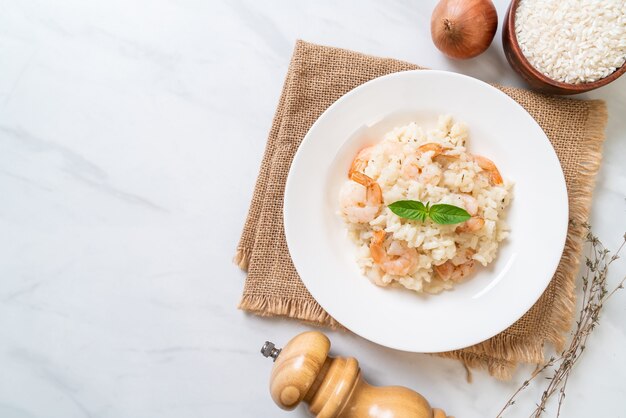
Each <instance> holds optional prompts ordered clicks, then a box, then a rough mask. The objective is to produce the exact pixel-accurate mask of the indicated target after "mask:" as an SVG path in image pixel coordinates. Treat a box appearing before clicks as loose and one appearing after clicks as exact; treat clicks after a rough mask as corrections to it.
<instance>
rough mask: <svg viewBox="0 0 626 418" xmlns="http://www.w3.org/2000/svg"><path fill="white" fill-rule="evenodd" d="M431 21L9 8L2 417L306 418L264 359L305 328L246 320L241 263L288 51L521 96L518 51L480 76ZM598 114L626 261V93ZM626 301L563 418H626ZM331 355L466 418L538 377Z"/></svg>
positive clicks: (597, 211) (608, 319)
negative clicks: (358, 59)
mask: <svg viewBox="0 0 626 418" xmlns="http://www.w3.org/2000/svg"><path fill="white" fill-rule="evenodd" d="M496 3H497V7H498V12H499V15H500V17H501V18H502V16H503V15H504V11H505V8H506V2H505V1H497V2H496ZM433 6H434V1H432V0H431V1H420V0H414V1H389V2H375V1H356V0H352V1H345V2H341V3H339V2H335V1H331V0H324V1H312V0H311V1H292V2H287V1H278V0H275V1H270V0H265V1H230V2H227V1H202V0H179V1H174V0H150V1H149V0H133V1H127V0H107V1H85V0H59V1H54V2H52V1H42V0H3V1H0V417H2V418H30V417H63V418H73V417H102V418H108V417H111V418H113V417H115V418H120V417H129V418H130V417H132V418H141V417H146V418H147V417H150V418H158V417H178V418H187V417H268V416H274V417H278V416H281V417H282V416H285V417H287V416H293V417H304V416H307V415H306V412H305V410H304V409H302V408H300V409H298V410H297V411H295V412H291V413H287V412H281V411H280V410H278V409H277V408H276V406H275V405H274V404H273V403H272V401H271V399H270V397H269V394H268V387H267V386H268V377H269V371H270V368H271V362H269V361H268V360H266V359H264V358H262V357H261V355H260V354H259V352H258V350H259V347H260V345H261V344H262V343H263V341H265V340H266V339H271V340H273V341H275V342H276V343H279V344H282V343H284V342H286V341H287V340H288V339H289V338H290V337H291V336H293V335H294V334H296V333H298V332H300V331H302V330H305V329H307V327H306V326H303V325H301V324H298V323H296V322H292V321H287V320H279V319H274V320H271V319H260V318H256V317H253V316H250V315H246V314H244V313H243V312H241V311H239V310H237V309H236V305H237V302H238V300H239V296H240V292H241V290H242V285H243V280H244V275H243V273H242V272H240V271H239V270H238V269H237V268H236V267H235V266H234V265H233V264H232V263H231V258H232V255H233V253H234V250H235V246H236V243H237V239H238V236H239V233H240V230H241V227H242V225H243V221H244V218H245V214H246V209H247V205H248V202H249V199H250V197H251V194H252V189H253V185H254V180H255V176H256V173H257V170H258V167H259V163H260V161H261V156H262V152H263V149H264V145H265V138H266V134H267V132H268V130H269V127H270V123H271V120H272V115H273V112H274V109H275V106H276V103H277V100H278V95H279V93H280V89H281V85H282V82H283V77H284V75H285V72H286V69H287V64H288V62H289V57H290V54H291V50H292V47H293V44H294V41H295V40H296V39H297V38H302V39H305V40H308V41H312V42H318V43H322V44H328V45H334V46H340V47H345V48H351V49H355V50H359V51H363V52H366V53H371V54H376V55H384V56H392V57H396V58H400V59H405V60H408V61H412V62H415V63H419V64H421V65H424V66H428V67H432V68H437V69H447V70H453V71H458V72H462V73H465V74H469V75H472V76H475V77H478V78H480V79H482V80H485V81H489V82H498V83H503V84H514V85H519V80H518V79H517V78H516V76H515V75H514V74H513V73H512V71H511V70H510V68H509V67H508V65H507V63H506V62H505V59H504V56H503V54H502V49H501V42H500V33H498V35H497V38H496V41H495V42H494V44H493V45H492V47H491V48H490V49H489V50H488V51H487V52H486V53H485V54H484V55H482V56H480V57H479V58H477V59H474V60H472V61H469V62H452V61H449V60H447V59H445V58H444V57H443V56H442V55H441V54H440V53H439V52H438V51H437V50H436V49H435V48H434V47H433V45H432V43H431V41H430V35H429V29H428V22H429V19H430V12H431V10H432V8H433ZM589 97H595V98H602V99H605V100H606V101H607V103H608V106H609V111H610V121H609V126H608V130H607V134H608V139H607V142H606V146H605V155H606V158H605V160H604V163H603V166H602V170H601V172H600V175H599V177H598V187H597V190H596V193H595V200H594V204H593V217H592V222H593V225H594V227H595V231H596V232H597V234H599V235H600V237H601V238H602V239H603V240H604V241H605V243H607V244H608V245H609V246H610V247H615V245H616V244H617V243H618V242H619V240H620V237H621V235H622V233H623V232H624V231H625V230H626V221H625V219H626V217H625V215H626V201H625V199H624V195H625V194H626V166H625V165H624V163H623V161H624V157H625V156H626V118H625V117H624V116H625V115H626V77H623V78H622V79H621V80H619V81H618V82H616V83H614V84H613V85H611V86H608V87H606V88H603V89H600V90H598V91H596V92H594V93H592V94H590V95H589ZM529 170H532V161H529ZM625 272H626V267H625V263H623V262H622V263H621V264H618V265H616V266H615V269H614V271H613V275H612V280H613V281H615V280H616V279H617V278H618V277H619V276H623V275H624V273H625ZM625 301H626V294H620V295H618V296H617V297H616V298H615V300H612V301H611V303H610V304H609V305H608V306H607V308H606V311H605V313H604V316H603V318H602V324H601V326H600V327H599V328H598V330H597V332H596V333H595V334H594V335H593V338H592V339H591V341H590V343H589V345H588V351H587V352H586V353H585V355H584V359H583V361H582V363H581V364H580V367H578V369H577V370H576V373H575V375H574V376H573V377H572V379H571V380H570V381H569V389H568V399H567V402H566V404H565V408H564V412H563V414H562V416H565V417H591V416H603V417H625V416H626V413H625V412H624V410H625V408H624V403H623V399H624V397H625V396H626V387H625V386H624V383H623V382H624V380H625V378H626V362H624V359H623V353H624V350H625V348H626V320H625V319H624V317H625V315H624V314H626V308H625V306H626V303H625ZM330 337H331V339H332V341H333V347H334V352H335V353H342V354H351V355H355V356H356V357H357V358H359V359H360V360H361V363H362V366H363V370H364V374H365V376H366V377H367V378H368V379H369V380H371V381H372V382H374V383H376V384H402V385H406V386H409V387H412V388H415V389H417V390H419V391H421V392H422V393H423V394H424V395H425V396H426V397H427V398H428V399H429V400H431V401H432V403H433V404H435V405H441V406H443V407H445V408H446V409H447V411H448V412H449V413H450V414H454V415H456V416H457V417H463V418H467V417H488V416H495V413H496V412H497V411H498V410H499V408H500V407H501V406H502V404H503V403H504V402H505V400H506V398H507V397H508V395H509V394H510V393H511V391H512V390H513V389H514V388H515V387H516V386H517V385H518V384H519V383H520V381H522V380H523V379H524V377H525V376H526V375H527V374H528V373H529V371H530V368H528V367H525V368H521V369H520V370H519V371H518V372H517V373H516V374H515V376H514V379H513V381H512V382H510V383H502V382H498V381H495V380H493V379H492V378H490V377H489V376H487V375H486V374H485V373H481V372H479V373H476V374H475V376H474V377H475V380H474V383H473V384H467V383H466V381H465V372H464V370H463V367H462V366H461V365H460V364H459V363H456V362H453V361H447V360H442V359H438V358H434V357H431V356H427V355H420V354H407V353H401V352H396V351H392V350H389V349H385V348H382V347H379V346H376V345H374V344H372V343H369V342H367V341H364V340H363V339H361V338H359V337H356V336H354V335H350V334H342V333H330ZM539 393H540V392H539V389H538V388H536V387H534V388H531V389H529V390H528V392H527V394H526V395H525V396H524V397H523V398H522V399H521V400H520V402H522V403H524V402H525V405H524V406H523V407H520V408H517V409H515V410H513V412H512V413H511V414H510V415H508V416H511V417H518V416H519V417H523V416H527V415H528V412H529V408H530V407H531V406H532V402H533V401H534V400H537V399H538V398H539Z"/></svg>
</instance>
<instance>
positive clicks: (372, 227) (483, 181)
mask: <svg viewBox="0 0 626 418" xmlns="http://www.w3.org/2000/svg"><path fill="white" fill-rule="evenodd" d="M467 140H468V131H467V128H466V127H465V125H464V124H462V123H454V122H453V120H452V118H451V117H450V116H440V117H439V120H438V123H437V127H436V128H435V129H433V130H431V131H428V132H424V131H423V129H422V128H421V127H420V126H418V125H417V124H415V123H411V124H409V125H407V126H402V127H398V128H395V129H393V130H392V131H390V132H388V133H387V134H386V135H385V136H384V139H383V140H382V141H381V142H380V143H378V144H376V145H375V146H373V147H372V152H371V154H370V155H369V159H368V162H367V166H366V168H365V169H364V171H363V172H364V174H366V175H367V176H369V177H370V178H371V179H374V180H375V181H376V182H377V183H378V184H379V186H380V188H381V190H382V194H383V205H382V210H381V211H380V212H379V213H378V215H377V216H376V217H375V218H374V219H373V220H371V221H369V222H360V221H357V220H355V219H354V217H351V215H350V212H349V211H347V210H346V209H345V205H344V203H345V201H346V200H348V201H349V199H346V198H345V197H346V196H353V195H352V193H354V192H357V194H358V192H359V190H358V188H361V189H362V190H361V191H362V195H361V196H364V195H365V192H364V191H365V188H364V187H363V186H361V185H360V184H356V183H355V182H353V181H351V180H348V181H346V183H344V185H343V187H342V190H341V192H340V206H341V212H340V213H341V215H342V216H343V218H344V221H345V223H346V225H347V228H348V233H349V236H350V238H351V239H352V241H353V242H354V243H355V244H356V245H357V248H358V249H357V263H358V265H359V266H360V267H361V269H362V270H363V272H364V273H365V274H366V276H367V277H368V278H369V279H370V280H372V281H373V282H374V283H376V284H378V285H381V286H387V285H389V284H400V285H402V286H404V287H406V288H408V289H411V290H415V291H417V292H427V293H439V292H441V291H442V290H445V289H450V288H452V287H453V286H454V284H455V283H454V281H453V280H445V281H444V280H440V278H439V277H438V275H437V274H436V273H435V271H434V267H435V266H438V265H441V264H443V263H445V262H447V261H448V260H450V261H452V262H453V263H455V264H456V262H455V260H457V259H458V257H459V256H460V255H461V254H466V253H467V251H468V250H469V251H471V252H472V254H473V255H472V259H473V260H474V261H475V262H476V263H480V264H482V265H483V266H486V265H487V264H489V263H491V262H492V261H493V260H494V259H495V257H496V255H497V250H498V245H499V243H500V241H502V240H503V239H505V238H506V237H507V236H508V234H509V232H508V226H507V224H506V223H505V221H504V220H503V217H504V214H505V213H504V212H505V209H506V207H507V206H508V205H509V202H510V200H511V198H512V190H511V188H512V184H511V183H510V182H509V181H507V180H506V179H505V180H504V182H503V183H502V184H499V185H493V184H491V182H490V181H489V179H488V176H486V175H485V174H486V172H485V171H484V170H483V169H481V168H480V167H479V166H478V165H477V163H476V162H475V161H474V160H473V156H472V155H471V154H469V153H468V152H467V150H466V148H465V147H466V141H467ZM430 143H436V144H441V145H443V146H444V147H445V148H446V149H447V151H446V155H449V156H450V157H449V159H448V160H446V158H444V160H445V161H441V157H437V158H435V157H434V156H433V154H434V153H433V152H425V153H424V152H422V153H420V152H419V151H418V148H419V147H420V146H422V145H424V144H430ZM416 155H417V156H418V160H417V165H419V173H420V174H419V175H417V176H415V175H414V174H407V171H406V167H407V165H406V164H407V161H409V158H410V157H411V156H416ZM411 161H412V163H414V161H415V160H411ZM464 197H465V198H467V197H471V198H472V199H474V200H473V202H474V204H475V206H476V204H477V208H478V209H477V210H476V209H474V210H475V211H476V215H479V216H480V217H482V218H483V219H484V221H485V223H484V226H483V227H482V228H481V229H480V230H479V231H477V232H472V233H467V232H466V233H459V232H456V231H455V229H456V227H457V226H458V225H439V224H436V223H434V222H432V221H431V220H427V221H425V222H420V221H413V220H408V219H404V218H400V217H398V216H397V215H395V214H394V213H393V212H392V211H391V210H390V209H389V208H388V207H387V205H389V204H391V203H393V202H396V201H399V200H417V201H420V202H424V203H425V202H430V203H431V205H432V204H438V203H445V204H451V205H455V206H460V207H463V206H465V208H466V209H468V211H470V209H469V207H468V206H467V203H466V202H467V200H465V201H464V200H463V198H464ZM372 216H374V214H373V215H372ZM381 230H384V231H385V232H386V233H387V235H388V237H389V238H388V244H389V241H391V245H390V246H389V248H391V247H392V246H393V244H394V243H401V245H403V246H406V247H408V248H411V249H412V248H415V249H416V250H417V254H418V261H417V265H416V267H415V270H414V271H412V272H411V273H410V274H407V275H405V276H399V275H392V274H387V273H386V272H385V271H384V270H383V269H381V268H380V267H379V266H378V265H377V264H376V263H375V262H374V260H373V258H372V255H371V253H370V247H369V246H370V243H371V241H372V237H373V234H374V231H381ZM389 251H391V250H389Z"/></svg>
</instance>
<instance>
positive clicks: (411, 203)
mask: <svg viewBox="0 0 626 418" xmlns="http://www.w3.org/2000/svg"><path fill="white" fill-rule="evenodd" d="M388 207H389V209H390V210H391V211H392V212H393V213H395V214H396V215H398V216H399V217H401V218H406V219H412V220H414V221H422V222H424V221H425V220H426V217H427V216H428V209H427V208H426V206H424V204H423V203H422V202H418V201H417V200H398V201H397V202H393V203H392V204H391V205H389V206H388Z"/></svg>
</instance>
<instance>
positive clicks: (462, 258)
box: [433, 249, 475, 282]
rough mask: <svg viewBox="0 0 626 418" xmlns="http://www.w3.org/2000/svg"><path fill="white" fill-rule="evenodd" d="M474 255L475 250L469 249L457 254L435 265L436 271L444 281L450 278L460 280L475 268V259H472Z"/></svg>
mask: <svg viewBox="0 0 626 418" xmlns="http://www.w3.org/2000/svg"><path fill="white" fill-rule="evenodd" d="M473 255H474V251H473V250H470V249H467V250H465V252H464V253H461V254H457V255H456V256H455V257H454V258H452V259H451V260H448V261H446V262H445V263H443V264H441V265H439V266H434V267H433V268H434V270H435V273H437V275H438V276H439V278H440V279H441V280H443V281H444V282H445V281H448V280H452V281H454V282H460V281H461V280H463V279H464V278H465V277H467V276H468V275H469V274H470V273H471V272H472V270H473V269H474V264H475V261H474V260H473V259H472V256H473Z"/></svg>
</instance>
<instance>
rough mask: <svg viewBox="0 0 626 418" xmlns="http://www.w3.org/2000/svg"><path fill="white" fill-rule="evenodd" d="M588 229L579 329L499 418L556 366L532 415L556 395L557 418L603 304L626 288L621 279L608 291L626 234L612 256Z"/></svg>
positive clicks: (500, 413)
mask: <svg viewBox="0 0 626 418" xmlns="http://www.w3.org/2000/svg"><path fill="white" fill-rule="evenodd" d="M585 227H586V228H587V237H586V241H587V243H589V244H590V253H591V254H590V255H589V256H587V257H586V260H585V266H586V267H585V272H584V274H583V276H582V282H583V288H582V291H583V297H582V307H581V309H580V312H579V314H578V319H577V321H576V328H575V329H574V331H573V332H572V338H571V340H570V344H569V346H568V347H567V348H565V349H564V350H563V351H562V352H561V353H560V355H558V356H557V357H552V358H550V360H548V362H546V363H545V364H544V365H543V366H541V367H538V368H537V370H535V371H534V372H533V373H532V374H531V375H530V377H529V378H528V380H526V381H524V383H522V385H521V386H520V387H519V388H518V389H517V390H516V391H515V392H514V393H513V395H512V396H511V397H510V398H509V400H508V401H507V402H506V404H505V405H504V407H503V408H502V409H501V410H500V412H499V413H498V415H497V416H496V418H501V417H502V416H503V414H504V412H505V411H506V410H507V409H508V408H510V407H511V406H513V405H514V404H515V399H516V398H517V396H518V395H519V394H520V392H522V391H523V390H524V389H526V388H527V387H528V386H529V385H530V382H532V381H533V380H534V379H535V378H536V377H537V376H539V375H541V374H542V372H544V371H545V370H547V369H553V367H556V369H553V375H552V377H548V378H546V379H547V380H548V381H549V383H548V386H547V387H546V388H545V390H544V391H543V393H542V395H541V399H540V401H539V403H538V404H537V405H536V408H535V410H534V411H533V412H532V413H531V414H530V416H531V417H534V418H538V417H540V416H541V414H543V413H544V412H545V410H546V404H547V403H548V401H549V400H550V399H551V397H552V396H553V395H554V394H555V393H557V392H558V398H557V401H558V408H557V411H556V416H557V417H558V416H559V415H560V413H561V406H562V404H563V402H564V400H565V393H566V388H567V380H568V379H569V376H570V374H571V372H572V369H573V367H574V365H575V364H576V363H577V362H578V360H579V359H580V356H581V355H582V353H583V351H585V345H586V343H587V339H588V338H589V335H590V334H591V332H592V331H593V330H594V328H595V327H596V326H597V325H598V321H599V318H600V313H601V311H602V308H603V306H604V304H605V303H606V301H607V300H609V299H610V298H611V297H612V296H613V295H614V294H615V292H616V291H617V290H619V289H623V288H624V281H626V277H624V278H622V279H621V281H620V282H619V283H618V285H617V286H616V287H615V288H613V289H612V290H611V291H610V292H609V291H608V290H607V277H608V271H609V266H610V265H611V264H612V263H613V262H614V261H615V260H617V259H618V258H619V253H620V251H621V250H622V248H624V244H626V234H624V241H622V244H621V245H620V246H619V248H618V249H617V251H615V252H614V253H613V255H610V254H611V253H610V251H609V250H607V249H606V248H605V247H604V245H602V243H601V242H600V240H599V239H598V238H597V237H596V236H594V235H593V233H592V232H591V227H590V226H589V225H585Z"/></svg>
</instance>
